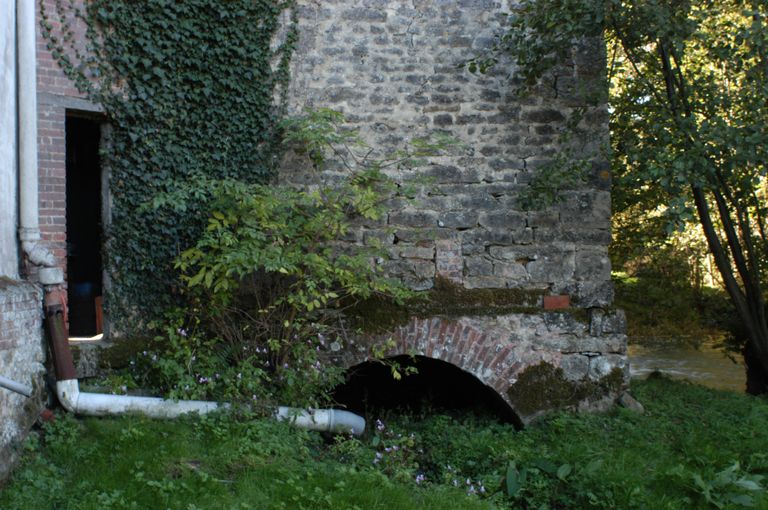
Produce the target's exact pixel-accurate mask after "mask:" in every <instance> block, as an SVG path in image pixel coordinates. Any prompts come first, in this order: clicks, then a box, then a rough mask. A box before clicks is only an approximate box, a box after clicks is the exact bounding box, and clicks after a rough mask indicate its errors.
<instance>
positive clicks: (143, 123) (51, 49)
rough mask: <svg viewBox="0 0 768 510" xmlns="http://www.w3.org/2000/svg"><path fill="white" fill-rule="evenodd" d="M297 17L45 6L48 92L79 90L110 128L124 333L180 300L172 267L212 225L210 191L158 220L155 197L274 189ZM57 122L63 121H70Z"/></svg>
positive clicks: (223, 7) (285, 10) (202, 8)
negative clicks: (224, 183)
mask: <svg viewBox="0 0 768 510" xmlns="http://www.w3.org/2000/svg"><path fill="white" fill-rule="evenodd" d="M290 4H291V2H273V1H253V0H237V1H229V2H212V1H210V0H188V1H184V2H176V1H170V0H150V1H146V2H134V1H130V0H124V1H113V0H94V1H89V2H85V3H81V2H75V3H71V2H62V1H58V0H57V1H44V2H42V3H41V9H40V29H41V38H42V41H43V42H44V44H45V50H44V51H42V52H41V53H42V55H41V62H43V63H44V65H45V64H49V63H50V62H51V60H53V61H54V62H55V64H56V66H57V67H58V69H51V70H50V73H51V74H49V69H45V70H44V72H43V73H41V81H42V84H43V87H42V89H43V90H45V89H46V88H49V87H51V86H53V88H54V94H56V93H59V94H61V95H63V96H72V85H74V86H75V88H76V89H77V91H78V95H80V96H82V97H84V98H86V99H88V100H89V101H90V102H91V103H93V104H95V105H98V107H99V108H100V109H101V110H103V112H104V120H105V122H107V123H108V124H109V125H110V126H111V129H110V139H109V143H108V144H106V145H105V146H104V149H105V153H104V154H102V165H103V166H104V167H105V168H107V169H108V171H109V194H110V197H111V210H110V213H111V221H110V224H109V225H108V226H107V232H106V234H107V242H106V245H105V256H106V263H107V267H108V268H109V273H110V275H111V283H112V289H111V292H110V294H109V299H108V304H109V306H110V308H111V310H112V312H113V313H112V314H111V315H112V318H113V320H117V322H118V327H120V324H119V322H120V319H121V318H122V319H125V320H130V322H131V323H132V326H135V325H136V319H138V318H146V317H151V316H152V314H153V313H154V312H156V311H157V310H160V309H162V308H163V307H165V306H167V305H169V304H170V303H171V302H172V301H173V296H174V286H175V285H176V284H177V278H176V274H175V272H174V271H173V270H172V260H173V258H174V257H175V256H176V255H177V254H178V253H179V252H180V251H181V250H182V249H184V248H186V247H188V246H189V245H190V244H191V243H192V240H193V239H195V238H196V236H197V234H198V233H199V232H200V229H201V228H202V225H203V224H204V222H205V214H204V212H202V211H203V207H201V206H200V204H201V202H202V201H203V200H202V199H203V198H204V190H202V191H201V192H200V197H199V198H200V201H199V202H197V203H194V202H192V203H191V205H190V207H189V208H188V209H186V210H184V211H177V210H171V209H151V208H149V207H147V202H148V201H149V200H150V199H151V198H152V197H153V196H155V195H156V194H158V193H160V192H164V191H173V190H174V188H175V187H176V186H178V185H179V183H181V182H183V181H184V180H185V179H189V178H192V177H195V176H201V175H204V176H208V177H212V178H219V177H232V178H237V179H241V180H244V181H248V182H263V181H265V180H266V179H268V178H269V177H270V176H272V175H273V174H274V171H275V150H276V144H277V143H278V142H279V137H278V136H277V135H276V121H277V119H278V118H279V117H280V114H281V111H282V109H281V103H282V92H281V91H283V90H284V89H285V86H286V84H287V80H288V67H287V65H288V61H289V59H290V57H291V55H292V52H293V45H294V40H295V35H296V34H295V29H294V27H293V26H292V21H291V6H290ZM61 71H63V72H64V74H66V77H67V78H68V80H69V81H68V82H67V81H66V80H65V79H64V78H63V77H62V76H61ZM59 80H62V82H63V83H64V84H65V87H64V88H59V89H58V90H57V89H56V84H57V82H58V81H59ZM65 109H66V107H65ZM56 113H58V114H59V118H57V120H59V121H60V120H61V117H62V114H63V113H64V109H59V110H57V111H56ZM43 114H45V112H43ZM54 127H59V128H60V127H61V126H54ZM45 134H46V133H45V131H44V136H45ZM46 157H47V155H46V154H42V158H46ZM52 240H54V241H59V239H58V238H54V239H52ZM60 256H62V258H63V253H60ZM134 312H138V314H137V313H134ZM125 326H126V327H127V326H128V325H127V324H126V325H125Z"/></svg>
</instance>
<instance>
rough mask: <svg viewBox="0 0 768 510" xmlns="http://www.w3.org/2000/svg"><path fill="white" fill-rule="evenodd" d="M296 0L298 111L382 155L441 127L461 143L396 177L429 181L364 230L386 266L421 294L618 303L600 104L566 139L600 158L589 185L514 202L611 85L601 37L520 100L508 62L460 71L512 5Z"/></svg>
mask: <svg viewBox="0 0 768 510" xmlns="http://www.w3.org/2000/svg"><path fill="white" fill-rule="evenodd" d="M299 4H300V11H299V12H300V14H299V19H300V34H301V43H300V47H299V49H298V51H297V52H296V55H295V57H294V66H293V75H292V91H291V97H292V108H293V110H294V111H299V110H300V109H301V108H302V107H304V106H315V107H318V106H322V107H330V108H333V109H337V110H340V111H342V112H344V113H345V114H346V116H347V118H348V119H349V121H350V124H351V125H352V126H354V127H356V128H359V129H360V130H361V133H362V135H363V137H364V138H365V139H366V141H367V142H368V143H369V144H370V145H371V146H372V147H374V148H376V149H379V150H381V151H382V152H385V151H386V150H392V149H396V148H400V147H402V146H403V144H404V143H405V141H407V140H408V139H410V138H412V137H415V136H423V135H428V134H429V133H431V132H435V131H439V132H442V133H447V134H450V135H452V136H453V137H455V138H456V139H457V140H458V141H459V143H460V145H459V146H457V147H455V148H454V149H452V150H451V155H450V156H446V157H440V158H433V159H432V161H431V164H430V165H428V166H426V167H422V168H419V169H418V170H416V171H413V172H399V171H391V172H389V173H390V176H391V177H392V178H393V179H395V181H397V182H398V183H402V184H405V183H408V182H410V183H414V182H416V183H418V182H423V183H425V184H422V185H419V186H418V193H416V194H415V196H413V197H410V199H399V200H395V201H393V202H392V204H391V212H390V213H389V215H388V218H387V219H386V221H385V222H382V223H381V224H378V225H370V224H368V225H365V226H361V228H359V229H358V230H357V232H356V241H357V242H360V243H366V242H369V241H370V240H371V239H377V240H383V241H384V242H385V244H386V245H389V247H390V252H391V255H392V256H393V260H392V261H391V262H389V263H388V264H389V269H390V272H392V273H393V274H397V275H399V276H401V277H402V278H404V279H405V280H406V281H408V282H409V284H410V285H411V286H412V287H413V288H415V289H420V290H422V289H428V288H431V287H432V286H433V284H434V278H435V276H436V275H441V276H443V277H446V278H448V279H450V280H452V281H454V282H456V283H458V284H460V285H462V286H464V287H466V288H520V289H544V290H546V291H547V292H548V293H552V294H568V295H570V297H571V300H572V301H573V302H574V303H576V304H577V305H578V306H582V307H589V306H606V305H609V304H610V303H611V301H612V290H611V285H610V263H609V260H608V255H607V245H608V243H609V241H610V193H609V179H610V176H609V173H608V172H607V170H606V168H607V165H606V161H605V159H604V156H603V155H602V154H601V152H600V147H601V143H603V142H605V141H606V140H607V133H608V126H607V115H606V109H605V107H604V106H601V107H597V108H587V114H586V115H585V117H584V119H583V120H582V121H581V124H580V127H581V128H583V129H584V130H585V132H586V133H588V135H587V136H586V137H582V138H580V139H579V140H577V142H576V143H572V144H571V145H570V146H571V147H572V149H573V150H575V151H576V152H577V153H578V154H580V155H581V156H584V157H587V158H590V159H591V160H592V161H593V165H592V166H593V168H592V171H591V172H590V178H589V182H588V183H586V184H585V186H584V188H583V189H579V190H574V191H570V192H567V193H566V194H565V197H564V198H565V199H564V201H563V202H562V203H561V204H559V205H558V206H556V207H552V208H549V209H546V210H541V211H533V212H528V211H524V210H522V208H521V207H520V203H519V195H520V192H521V191H523V190H524V189H526V188H527V187H528V186H529V183H530V181H531V179H532V177H533V176H534V175H535V174H536V171H537V169H538V168H540V167H541V166H542V165H544V164H546V163H548V162H550V161H551V160H552V158H553V157H555V155H556V154H557V153H558V152H562V150H563V148H564V146H563V145H562V143H561V142H560V141H559V134H560V133H561V132H562V131H563V130H564V128H565V124H566V122H567V120H568V119H569V118H570V116H571V114H572V113H574V112H575V111H576V109H578V108H583V107H586V106H587V105H586V102H585V100H584V99H583V97H582V94H581V92H582V91H583V90H585V89H587V90H588V89H590V88H593V89H594V88H595V87H597V88H599V87H602V86H603V84H602V81H601V80H602V74H601V69H602V67H601V66H602V62H603V60H602V57H603V53H602V48H601V47H600V46H599V45H594V44H593V45H589V44H585V45H583V47H582V48H581V49H580V51H578V52H576V53H575V55H574V58H573V60H572V61H570V62H567V63H565V64H564V65H563V66H561V67H560V68H559V69H558V70H557V71H555V73H554V74H553V75H552V76H549V77H548V78H547V80H546V81H545V83H544V84H543V85H542V86H541V87H539V88H538V89H537V90H536V91H535V93H534V94H533V95H530V96H528V97H520V96H519V95H517V94H516V93H515V87H516V86H517V84H518V82H517V80H516V79H515V77H514V69H513V68H512V66H510V65H508V64H504V63H501V64H500V65H499V66H498V67H497V69H496V71H495V72H496V74H494V75H489V76H486V75H479V76H475V75H472V74H470V73H468V72H467V71H466V69H464V68H463V67H462V63H464V62H465V61H466V60H468V59H469V58H471V57H473V56H475V55H477V54H478V53H479V52H480V51H482V49H483V48H485V47H487V46H488V45H489V44H490V42H491V41H492V38H493V36H494V35H495V34H497V33H498V32H499V29H500V20H501V18H502V14H501V13H502V12H504V11H505V10H507V9H508V7H507V6H506V5H505V2H501V1H493V0H463V1H456V2H442V1H437V0H409V1H393V0H335V1H323V2H310V1H301V2H299ZM387 229H391V230H392V231H393V232H392V233H390V232H389V231H388V230H387Z"/></svg>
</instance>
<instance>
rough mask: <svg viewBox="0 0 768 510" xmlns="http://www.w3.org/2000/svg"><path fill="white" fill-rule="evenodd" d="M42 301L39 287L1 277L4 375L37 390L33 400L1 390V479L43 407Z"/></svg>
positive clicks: (0, 346)
mask: <svg viewBox="0 0 768 510" xmlns="http://www.w3.org/2000/svg"><path fill="white" fill-rule="evenodd" d="M42 299H43V297H42V291H41V289H40V288H39V287H37V286H35V285H33V284H31V283H26V282H18V281H14V280H11V279H8V278H5V277H0V375H2V376H3V377H7V378H8V379H11V380H13V381H16V382H19V383H22V384H25V385H30V386H33V387H34V388H35V395H34V396H33V398H27V397H25V396H22V395H19V394H17V393H13V392H11V391H9V390H6V389H4V388H0V480H2V479H4V478H5V476H6V475H7V474H8V472H9V470H10V468H11V466H12V465H13V464H14V462H15V460H16V458H17V456H18V454H19V453H20V449H21V443H22V442H23V441H24V438H25V437H26V435H27V431H28V430H29V428H30V427H31V426H32V423H34V421H35V419H36V418H37V416H38V415H39V413H40V410H41V408H42V394H43V392H44V388H45V385H44V382H43V374H44V373H45V367H44V366H43V361H44V353H43V336H42V335H43V328H42V307H41V303H42Z"/></svg>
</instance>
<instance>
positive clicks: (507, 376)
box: [339, 317, 558, 423]
mask: <svg viewBox="0 0 768 510" xmlns="http://www.w3.org/2000/svg"><path fill="white" fill-rule="evenodd" d="M388 340H391V341H393V342H394V345H393V346H392V347H391V348H390V349H388V350H386V351H384V353H383V354H384V356H385V357H388V358H389V357H395V356H401V355H417V356H423V357H426V358H431V359H435V360H440V361H444V362H446V363H449V364H451V365H453V366H455V367H457V368H459V369H461V370H463V371H464V372H467V373H469V374H470V375H472V376H474V377H475V378H476V379H478V380H479V381H480V382H481V383H482V384H484V385H485V386H486V387H488V388H489V389H491V390H492V391H494V392H495V393H496V394H497V395H498V396H499V397H500V399H501V400H503V401H504V402H505V403H506V405H507V406H508V407H509V410H510V411H511V412H512V413H513V414H514V415H515V416H516V417H518V419H520V422H521V423H522V421H524V420H522V419H521V416H520V414H519V413H518V412H517V411H516V410H515V407H514V405H513V404H512V402H510V399H509V397H508V394H507V390H508V389H509V387H510V386H512V385H513V384H514V383H515V382H516V380H517V374H519V373H520V372H521V371H522V370H524V369H525V368H526V367H528V366H529V365H532V364H535V363H539V362H541V361H542V360H549V361H553V362H557V361H558V360H557V359H554V358H557V357H558V356H557V355H556V354H557V353H551V352H541V351H540V352H537V353H533V352H531V350H530V347H527V348H526V347H525V346H524V345H521V344H520V343H518V342H515V341H514V338H505V337H504V335H502V334H501V333H499V332H497V331H494V330H493V329H490V330H489V329H484V330H481V329H480V327H479V325H476V323H475V321H473V320H472V319H471V318H468V317H462V318H456V319H454V318H445V317H430V318H423V319H422V318H418V317H412V318H410V319H409V321H408V322H407V323H406V324H404V325H402V326H399V327H397V328H395V329H394V330H393V331H392V332H391V333H389V334H381V335H368V336H366V337H365V338H363V339H360V340H359V341H358V342H357V346H356V347H357V348H355V347H353V348H350V349H349V350H348V351H347V352H345V353H344V354H343V355H342V358H341V359H340V360H339V362H340V364H341V366H343V367H344V368H345V369H349V368H352V367H354V366H356V365H359V364H361V363H364V362H366V361H369V359H370V358H369V355H370V347H371V346H373V345H384V344H385V343H386V342H387V341H388Z"/></svg>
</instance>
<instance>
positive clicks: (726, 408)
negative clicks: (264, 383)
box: [0, 378, 768, 510]
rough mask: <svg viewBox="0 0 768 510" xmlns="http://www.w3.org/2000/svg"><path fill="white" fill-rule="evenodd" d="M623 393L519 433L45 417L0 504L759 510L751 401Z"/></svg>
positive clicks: (672, 389)
mask: <svg viewBox="0 0 768 510" xmlns="http://www.w3.org/2000/svg"><path fill="white" fill-rule="evenodd" d="M633 393H634V394H635V396H636V397H637V398H638V399H639V400H640V401H641V402H642V403H643V405H644V406H645V408H646V413H645V414H643V415H639V414H635V413H633V412H630V411H627V410H623V409H617V410H615V411H613V412H611V413H608V414H604V415H572V414H568V413H558V414H554V415H552V416H550V417H549V418H547V419H546V420H544V421H543V422H541V423H539V424H537V425H535V426H532V427H530V428H528V429H526V430H524V431H515V430H514V429H512V428H511V427H509V426H507V425H500V424H498V423H495V422H493V421H491V420H489V419H481V418H477V417H456V416H449V415H446V414H439V413H434V414H431V415H429V416H421V417H419V416H410V417H404V416H394V415H393V416H382V417H381V421H380V422H378V423H377V422H374V423H371V424H370V426H369V428H370V429H371V430H369V432H368V434H367V435H366V436H365V437H364V438H363V439H362V440H355V439H347V440H338V439H337V440H336V441H333V440H324V439H323V438H321V436H320V435H318V434H315V433H307V432H304V431H300V430H296V429H293V428H290V427H287V426H284V425H282V424H279V423H274V422H272V421H271V420H263V419H262V420H253V421H248V422H236V421H232V420H230V419H228V418H226V417H219V418H205V419H191V418H189V419H184V420H181V421H176V422H160V421H149V420H146V419H142V418H138V417H127V418H122V419H86V420H76V419H73V418H71V417H70V416H65V415H60V416H58V418H57V420H56V421H55V422H54V423H51V424H47V425H45V427H44V430H42V431H39V432H38V433H35V434H33V436H32V437H31V438H30V441H29V442H28V443H27V445H26V446H25V449H26V450H27V451H26V457H25V460H24V463H23V465H21V466H20V467H19V469H18V470H17V472H16V474H15V476H14V478H13V479H12V480H11V482H10V484H9V485H8V486H7V487H5V488H4V489H3V490H2V491H1V492H0V508H3V509H6V510H14V509H29V508H35V509H38V508H39V509H47V508H67V509H92V508H93V509H96V508H98V509H110V508H112V509H127V508H172V509H176V508H178V509H196V508H197V509H201V508H217V509H218V508H254V509H262V508H275V509H277V508H290V509H302V508H307V509H310V508H311V509H313V510H314V509H322V508H328V509H330V508H333V509H339V508H361V509H366V510H367V509H373V508H387V509H391V508H398V509H408V508H413V509H422V508H435V509H438V508H439V509H450V508H456V509H473V508H477V509H480V508H541V507H542V505H547V506H546V507H548V508H552V509H554V508H654V509H678V508H679V509H688V508H707V507H712V508H717V507H718V506H716V505H720V507H733V508H737V507H738V506H739V505H742V504H743V505H746V504H748V503H750V502H751V503H752V504H754V505H756V507H757V508H768V498H766V496H765V494H764V491H763V488H764V487H765V486H766V483H765V480H764V479H762V477H764V476H766V475H768V453H766V452H768V429H766V427H765V423H768V401H767V400H766V399H764V398H755V397H750V396H747V395H740V394H736V393H732V392H723V391H715V390H710V389H707V388H704V387H701V386H696V385H692V384H688V383H684V382H676V381H672V380H669V379H666V378H651V379H650V380H647V381H637V382H635V384H634V386H633ZM753 489H754V490H753ZM546 507H545V508H546Z"/></svg>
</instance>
